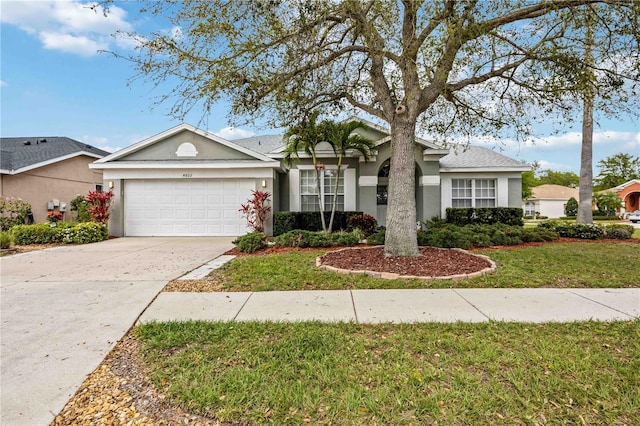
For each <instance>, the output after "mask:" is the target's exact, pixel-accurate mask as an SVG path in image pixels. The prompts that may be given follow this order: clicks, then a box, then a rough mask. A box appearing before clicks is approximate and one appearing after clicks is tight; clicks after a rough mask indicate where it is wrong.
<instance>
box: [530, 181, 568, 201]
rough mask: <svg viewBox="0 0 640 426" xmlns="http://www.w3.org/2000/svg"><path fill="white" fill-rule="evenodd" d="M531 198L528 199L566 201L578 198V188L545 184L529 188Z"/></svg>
mask: <svg viewBox="0 0 640 426" xmlns="http://www.w3.org/2000/svg"><path fill="white" fill-rule="evenodd" d="M531 193H532V196H531V197H530V199H550V200H568V199H569V198H572V197H573V198H575V199H576V200H577V199H578V197H579V193H580V191H579V190H578V188H571V187H568V186H562V185H552V184H545V185H539V186H534V187H533V188H531Z"/></svg>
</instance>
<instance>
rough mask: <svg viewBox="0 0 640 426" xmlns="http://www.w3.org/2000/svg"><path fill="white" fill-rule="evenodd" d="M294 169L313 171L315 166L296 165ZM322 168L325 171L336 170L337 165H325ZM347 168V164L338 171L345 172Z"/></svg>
mask: <svg viewBox="0 0 640 426" xmlns="http://www.w3.org/2000/svg"><path fill="white" fill-rule="evenodd" d="M296 168H297V169H298V170H315V168H316V166H314V165H313V164H298V165H296ZM324 168H325V170H337V169H338V165H337V164H325V165H324ZM348 168H349V165H348V164H346V165H342V166H340V170H347V169H348ZM292 170H293V169H292Z"/></svg>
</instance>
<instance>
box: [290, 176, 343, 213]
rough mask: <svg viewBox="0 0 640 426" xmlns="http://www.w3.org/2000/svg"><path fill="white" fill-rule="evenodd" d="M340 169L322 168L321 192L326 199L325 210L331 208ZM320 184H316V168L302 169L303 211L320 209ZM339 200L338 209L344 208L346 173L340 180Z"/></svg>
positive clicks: (301, 199) (301, 196)
mask: <svg viewBox="0 0 640 426" xmlns="http://www.w3.org/2000/svg"><path fill="white" fill-rule="evenodd" d="M337 174H338V170H336V169H325V170H320V193H321V194H322V199H323V200H324V210H325V211H328V210H331V207H332V203H333V196H334V191H335V189H336V188H335V185H336V177H337ZM317 191H318V186H317V185H316V172H315V170H309V169H305V170H300V209H301V210H302V211H303V212H313V211H318V210H320V209H319V205H318V192H317ZM337 197H338V200H337V205H336V210H340V211H342V210H344V173H341V174H340V179H339V180H338V194H337Z"/></svg>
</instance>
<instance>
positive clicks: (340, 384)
mask: <svg viewBox="0 0 640 426" xmlns="http://www.w3.org/2000/svg"><path fill="white" fill-rule="evenodd" d="M136 336H137V339H138V340H139V341H140V342H141V343H142V347H143V355H144V359H145V361H146V362H147V364H148V366H149V367H150V377H151V379H152V381H153V382H154V383H155V385H156V386H157V387H158V388H159V389H161V390H162V392H164V393H165V394H166V395H168V396H169V397H170V398H171V399H172V400H173V401H174V402H177V403H178V404H179V405H180V406H181V407H182V408H184V409H186V410H189V411H191V412H195V413H199V414H202V415H205V416H209V417H213V418H216V419H218V420H221V421H229V422H233V423H236V422H237V423H239V424H277V425H280V424H305V423H310V424H339V425H362V424H368V425H373V424H392V425H408V424H474V425H490V424H574V425H580V424H640V391H639V387H640V382H639V379H638V371H640V322H639V321H635V322H613V323H600V322H583V323H569V324H557V323H556V324H553V323H552V324H526V325H525V324H517V323H495V322H490V323H483V324H462V323H458V324H402V325H390V324H382V325H358V324H353V323H333V324H322V323H317V322H309V323H256V322H248V323H204V322H187V323H162V324H153V323H152V324H146V325H143V326H140V327H139V328H137V329H136Z"/></svg>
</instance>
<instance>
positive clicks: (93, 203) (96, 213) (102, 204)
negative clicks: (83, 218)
mask: <svg viewBox="0 0 640 426" xmlns="http://www.w3.org/2000/svg"><path fill="white" fill-rule="evenodd" d="M112 198H113V190H112V189H110V190H108V191H89V194H88V195H87V196H86V197H85V199H86V200H87V202H88V203H89V208H88V209H87V210H88V211H89V214H91V221H92V222H98V223H104V224H105V225H106V224H107V222H109V207H110V206H111V199H112Z"/></svg>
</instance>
